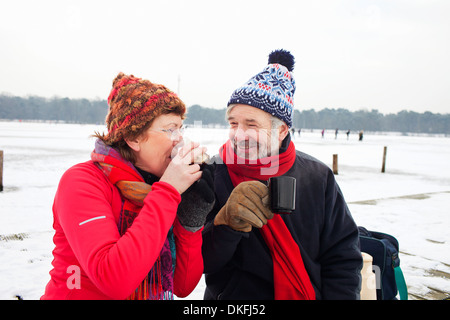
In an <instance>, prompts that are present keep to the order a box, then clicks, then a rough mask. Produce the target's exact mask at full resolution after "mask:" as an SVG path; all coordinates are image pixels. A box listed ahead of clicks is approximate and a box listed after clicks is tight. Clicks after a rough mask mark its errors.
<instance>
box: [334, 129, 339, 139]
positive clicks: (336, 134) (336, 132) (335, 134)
mask: <svg viewBox="0 0 450 320" xmlns="http://www.w3.org/2000/svg"><path fill="white" fill-rule="evenodd" d="M338 132H339V129H337V128H336V130H335V131H334V139H337V136H338Z"/></svg>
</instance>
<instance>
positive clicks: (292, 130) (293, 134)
mask: <svg viewBox="0 0 450 320" xmlns="http://www.w3.org/2000/svg"><path fill="white" fill-rule="evenodd" d="M291 133H292V138H294V137H295V128H294V127H292V128H291Z"/></svg>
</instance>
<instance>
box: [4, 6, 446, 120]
mask: <svg viewBox="0 0 450 320" xmlns="http://www.w3.org/2000/svg"><path fill="white" fill-rule="evenodd" d="M278 48H284V49H287V50H290V51H291V52H292V53H293V55H294V56H295V58H296V67H295V70H294V77H295V79H296V83H297V91H296V94H295V100H294V103H295V107H296V108H297V109H299V110H302V109H311V108H314V109H316V110H320V109H323V108H347V109H349V110H360V109H366V110H371V109H378V110H379V111H380V112H382V113H396V112H398V111H400V110H405V109H406V110H413V111H416V112H424V111H431V112H436V113H437V112H439V113H450V1H449V0H379V1H376V0H372V1H370V0H309V1H300V0H292V1H288V0H276V1H274V0H272V1H267V0H257V1H253V0H238V1H236V0H227V1H224V0H220V1H216V0H209V1H206V0H205V1H197V0H189V1H182V0H165V1H148V0H147V1H137V0H127V1H95V0H89V1H84V0H83V1H81V0H77V1H62V0H57V1H48V0H45V1H44V0H39V1H33V0H14V1H5V0H0V93H9V94H12V95H20V96H25V95H28V94H33V95H39V96H44V97H52V96H55V95H56V96H61V97H70V98H81V97H83V98H101V99H106V98H107V96H108V94H109V91H110V89H111V83H112V80H113V79H114V77H115V76H116V75H117V73H118V72H119V71H123V72H125V73H128V74H134V75H135V76H138V77H142V78H145V79H149V80H150V81H153V82H156V83H162V84H164V85H166V86H167V87H169V88H170V89H172V90H173V91H175V92H176V91H178V79H179V78H180V79H181V81H180V96H181V98H182V99H183V100H184V101H185V103H186V104H187V105H188V106H190V105H192V104H200V105H202V106H204V107H213V108H224V107H225V106H226V103H227V101H228V99H229V97H230V95H231V92H232V91H233V90H234V89H236V88H237V87H238V86H240V85H241V84H243V83H244V82H246V81H247V80H248V79H249V78H250V77H251V76H253V75H254V74H256V73H258V72H259V71H261V70H262V69H263V68H264V67H265V65H266V63H267V56H268V54H269V53H270V52H271V51H272V50H274V49H278Z"/></svg>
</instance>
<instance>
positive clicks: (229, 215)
mask: <svg viewBox="0 0 450 320" xmlns="http://www.w3.org/2000/svg"><path fill="white" fill-rule="evenodd" d="M272 217H273V213H272V211H271V210H270V201H269V188H268V187H267V186H266V185H264V184H263V183H261V182H259V181H245V182H241V183H240V184H238V185H237V186H236V187H235V188H234V190H233V192H231V194H230V197H229V198H228V201H227V203H225V205H224V206H223V207H222V209H220V211H219V213H217V215H216V217H215V219H214V225H216V226H218V225H228V226H229V227H231V228H232V229H234V230H236V231H242V232H250V231H251V230H252V226H253V227H257V228H262V226H264V225H265V224H266V223H267V220H269V219H272Z"/></svg>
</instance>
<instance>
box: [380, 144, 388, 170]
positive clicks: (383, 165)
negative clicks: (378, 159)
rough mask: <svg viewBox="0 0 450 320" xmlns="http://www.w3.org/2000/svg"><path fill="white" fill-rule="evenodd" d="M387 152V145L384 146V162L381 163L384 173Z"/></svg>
mask: <svg viewBox="0 0 450 320" xmlns="http://www.w3.org/2000/svg"><path fill="white" fill-rule="evenodd" d="M386 153H387V147H386V146H385V147H384V151H383V164H382V165H381V172H382V173H384V172H385V171H386Z"/></svg>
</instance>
